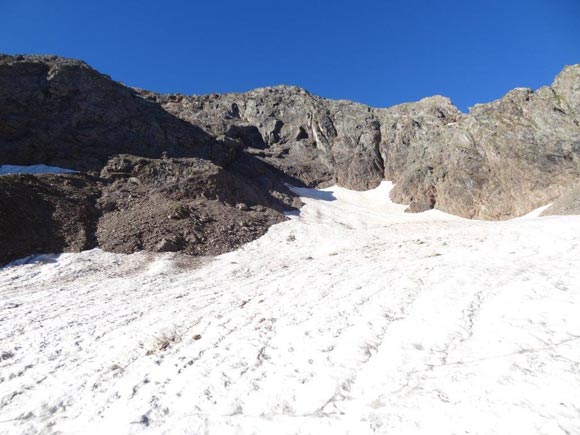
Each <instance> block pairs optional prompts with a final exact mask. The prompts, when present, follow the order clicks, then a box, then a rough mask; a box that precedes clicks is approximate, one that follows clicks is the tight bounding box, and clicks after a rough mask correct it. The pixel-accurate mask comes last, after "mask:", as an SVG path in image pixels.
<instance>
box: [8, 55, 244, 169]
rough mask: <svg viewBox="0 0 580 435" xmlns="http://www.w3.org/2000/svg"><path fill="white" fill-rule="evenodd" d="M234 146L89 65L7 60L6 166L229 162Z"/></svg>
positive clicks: (67, 61) (50, 60) (20, 58)
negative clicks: (126, 160)
mask: <svg viewBox="0 0 580 435" xmlns="http://www.w3.org/2000/svg"><path fill="white" fill-rule="evenodd" d="M234 149H235V145H234V144H233V142H232V141H225V142H224V141H220V140H217V139H216V138H214V137H213V136H211V135H209V134H207V133H206V132H205V131H203V130H202V129H201V128H199V127H197V126H194V125H192V124H189V123H187V122H183V121H181V120H179V119H177V118H175V117H174V116H171V115H170V114H169V113H167V112H166V111H165V110H163V109H162V108H161V107H159V105H157V104H154V103H151V102H148V101H146V100H145V99H143V98H141V97H140V96H139V94H138V93H136V92H135V91H134V90H132V89H130V88H127V87H125V86H123V85H121V84H120V83H117V82H114V81H112V80H111V79H110V78H109V77H107V76H105V75H102V74H100V73H98V72H97V71H95V70H93V69H92V68H90V67H89V66H88V65H86V64H85V63H84V62H80V61H75V60H70V59H63V58H59V57H55V56H0V162H2V163H4V164H28V163H29V162H31V161H35V162H43V163H45V164H49V165H54V166H62V167H66V168H71V169H77V170H81V171H86V170H97V171H98V170H100V169H101V168H102V167H103V165H104V164H105V163H106V162H107V160H108V159H109V158H110V157H112V156H115V155H118V154H121V153H127V154H133V155H140V156H146V157H157V158H158V157H161V155H162V154H163V153H166V154H167V155H169V156H176V157H202V158H209V159H213V160H215V161H217V162H219V163H220V164H227V162H229V161H230V160H231V159H232V158H233V155H232V154H235V152H234Z"/></svg>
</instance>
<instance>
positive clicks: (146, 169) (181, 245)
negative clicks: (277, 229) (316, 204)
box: [96, 155, 292, 255]
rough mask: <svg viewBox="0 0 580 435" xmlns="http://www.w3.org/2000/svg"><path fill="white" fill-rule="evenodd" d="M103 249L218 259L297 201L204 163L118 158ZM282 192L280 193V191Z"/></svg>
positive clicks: (108, 191) (106, 196)
mask: <svg viewBox="0 0 580 435" xmlns="http://www.w3.org/2000/svg"><path fill="white" fill-rule="evenodd" d="M101 177H102V179H103V180H105V181H108V183H107V184H106V185H105V186H104V188H103V189H102V196H101V197H100V199H99V201H98V206H99V209H100V210H101V216H100V218H99V221H98V226H97V233H96V236H97V241H98V245H99V246H100V247H102V248H103V249H106V250H108V251H113V252H135V251H140V250H143V249H145V250H148V251H157V252H164V251H181V252H185V253H187V254H193V255H216V254H221V253H224V252H227V251H229V250H232V249H235V248H237V247H239V246H241V245H242V244H244V243H247V242H249V241H251V240H254V239H256V238H257V237H260V236H261V235H263V234H264V233H265V232H266V230H267V229H268V228H269V227H270V226H271V225H273V224H275V223H278V222H281V221H283V220H284V219H285V218H284V215H283V214H282V212H283V211H284V210H286V209H289V205H290V204H291V202H292V198H291V197H289V196H284V195H283V194H281V193H278V192H276V193H277V194H278V195H277V197H275V196H272V194H271V193H270V192H268V190H266V189H264V188H263V186H262V185H260V184H259V183H255V182H252V181H251V179H248V178H245V177H241V176H240V175H237V174H235V173H233V172H230V171H228V170H224V169H223V168H220V167H219V166H217V165H215V164H213V163H211V162H209V161H207V160H202V159H195V158H188V159H186V158H182V159H146V158H142V157H134V156H128V155H122V156H118V157H116V158H114V159H112V160H111V161H109V163H108V164H107V166H106V167H105V168H104V169H103V171H102V173H101ZM272 193H275V192H272Z"/></svg>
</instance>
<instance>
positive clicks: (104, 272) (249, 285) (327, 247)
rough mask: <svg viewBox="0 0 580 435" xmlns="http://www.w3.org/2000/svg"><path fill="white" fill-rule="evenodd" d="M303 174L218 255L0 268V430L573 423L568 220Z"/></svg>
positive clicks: (579, 376) (411, 428)
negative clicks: (474, 215) (466, 208)
mask: <svg viewBox="0 0 580 435" xmlns="http://www.w3.org/2000/svg"><path fill="white" fill-rule="evenodd" d="M390 187H391V186H390V185H389V184H388V183H383V184H382V185H381V186H380V187H379V188H377V189H375V190H373V191H369V192H351V191H347V190H344V189H340V188H330V189H327V190H324V191H314V190H308V189H299V192H300V193H301V195H303V196H304V202H305V203H306V205H305V206H304V207H303V209H302V210H301V213H300V215H298V216H294V217H292V219H291V220H289V221H287V222H284V223H282V224H279V225H276V226H274V227H272V228H271V229H270V231H269V232H268V233H267V234H266V235H265V236H264V237H262V238H261V239H259V240H256V241H255V242H253V243H250V244H248V245H246V246H244V247H243V248H242V249H240V250H238V251H236V252H232V253H229V254H226V255H222V256H220V257H217V258H213V259H210V258H206V259H201V260H194V259H188V258H184V257H180V256H176V255H175V254H164V255H153V254H146V253H139V254H134V255H115V254H110V253H104V252H101V251H98V250H93V251H87V252H83V253H81V254H65V255H60V256H40V257H35V258H31V259H28V261H27V262H20V263H19V264H14V265H12V266H10V267H7V268H4V269H0V346H1V347H0V352H1V361H0V432H1V433H10V434H18V433H51V432H54V433H59V432H60V433H94V434H101V433H107V434H117V433H137V432H139V433H141V432H143V433H166V434H179V433H194V434H196V433H210V434H220V435H221V434H238V433H240V434H251V433H261V434H296V433H304V434H306V433H308V434H325V433H328V434H338V433H350V434H366V433H388V434H429V435H433V434H453V433H455V434H468V433H469V434H492V433H499V434H510V435H511V434H571V433H580V316H579V315H578V313H579V309H580V267H579V260H578V259H579V258H580V217H569V216H568V217H547V218H535V217H532V216H529V217H527V218H521V219H515V220H512V221H507V222H479V221H469V220H464V219H460V218H456V217H452V216H449V215H445V214H444V213H441V212H437V211H430V212H427V213H422V214H406V213H403V209H404V208H405V207H403V206H399V205H394V204H392V203H390V202H389V200H388V190H389V189H390Z"/></svg>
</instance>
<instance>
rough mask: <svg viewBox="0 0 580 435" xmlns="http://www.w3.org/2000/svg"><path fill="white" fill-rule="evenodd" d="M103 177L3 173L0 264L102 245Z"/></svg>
mask: <svg viewBox="0 0 580 435" xmlns="http://www.w3.org/2000/svg"><path fill="white" fill-rule="evenodd" d="M98 198H99V188H98V182H97V181H96V180H95V179H94V178H93V177H90V176H87V175H77V174H75V175H43V176H34V175H9V176H4V177H0V265H1V264H4V263H7V262H9V261H12V260H16V259H18V258H22V257H26V256H28V255H32V254H42V253H56V252H63V251H82V250H85V249H91V248H94V247H96V246H97V240H96V237H95V230H96V226H97V220H98V216H99V212H98V210H97V199H98Z"/></svg>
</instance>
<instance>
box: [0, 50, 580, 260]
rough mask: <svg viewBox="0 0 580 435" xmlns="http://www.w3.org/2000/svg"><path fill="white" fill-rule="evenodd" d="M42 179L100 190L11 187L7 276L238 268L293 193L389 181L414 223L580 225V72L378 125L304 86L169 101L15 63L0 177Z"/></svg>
mask: <svg viewBox="0 0 580 435" xmlns="http://www.w3.org/2000/svg"><path fill="white" fill-rule="evenodd" d="M39 163H44V164H47V165H51V166H61V167H65V168H70V169H76V170H79V171H82V172H86V173H87V174H88V175H83V174H79V175H66V176H64V175H63V176H37V177H35V176H26V177H25V176H9V177H2V178H1V185H2V192H0V202H1V204H0V206H2V210H0V245H1V246H3V248H2V250H3V252H2V256H1V257H2V258H0V262H5V261H8V260H10V259H15V258H18V257H19V256H24V255H28V254H30V253H40V252H61V251H66V250H80V249H86V248H90V247H95V246H100V247H102V248H104V249H107V250H112V251H116V252H133V251H136V250H140V249H146V250H153V251H184V252H187V253H191V254H196V255H205V254H214V253H219V252H225V251H226V250H229V249H233V248H235V247H237V246H239V245H240V244H242V243H245V242H247V241H250V240H252V239H254V238H256V237H258V236H260V235H261V234H263V232H264V231H265V230H266V229H267V228H268V226H269V225H271V224H273V223H275V222H279V221H281V220H282V219H284V216H283V214H282V212H283V211H284V210H289V209H292V208H293V207H298V206H299V205H300V203H299V201H298V200H297V199H296V198H295V197H294V196H293V195H292V193H291V192H290V190H289V189H288V187H287V185H288V184H290V185H292V184H293V185H308V186H328V185H332V184H335V183H336V184H339V185H341V186H344V187H347V188H351V189H357V190H365V189H370V188H373V187H376V186H377V185H378V184H379V183H380V182H381V181H382V180H384V179H388V180H392V181H394V182H395V188H394V189H393V191H392V193H391V196H392V199H393V200H395V201H396V202H400V203H406V204H409V209H408V210H409V211H411V212H420V211H424V210H428V209H430V208H438V209H440V210H443V211H446V212H449V213H453V214H456V215H459V216H464V217H468V218H477V219H506V218H510V217H515V216H520V215H522V214H525V213H527V212H529V211H531V210H532V209H534V208H536V207H539V206H542V205H545V204H547V203H550V202H554V207H553V208H552V210H553V211H554V210H556V211H558V210H560V211H562V210H564V211H566V212H567V213H577V207H575V206H574V204H575V202H574V201H575V199H574V198H575V197H574V195H576V194H575V193H574V192H576V190H574V188H575V186H578V183H579V180H580V178H579V176H580V65H576V66H570V67H566V68H565V69H564V70H563V71H562V72H561V73H560V74H559V75H558V76H557V77H556V79H555V80H554V82H553V84H552V85H551V86H549V87H548V86H547V87H543V88H540V89H538V90H536V91H532V90H530V89H515V90H513V91H511V92H509V93H508V94H506V95H505V96H504V97H503V98H501V99H499V100H497V101H493V102H491V103H487V104H480V105H476V106H475V107H473V108H472V109H471V110H470V113H469V114H464V113H461V112H460V111H459V110H458V109H457V108H456V107H455V106H453V104H452V103H451V101H450V100H449V99H447V98H445V97H441V96H434V97H429V98H425V99H423V100H421V101H418V102H415V103H407V104H401V105H397V106H393V107H389V108H384V109H378V108H371V107H368V106H365V105H363V104H358V103H353V102H350V101H333V100H328V99H324V98H321V97H317V96H314V95H312V94H310V93H308V92H307V91H305V90H303V89H300V88H297V87H292V86H276V87H270V88H262V89H256V90H253V91H250V92H247V93H243V94H223V95H218V94H210V95H203V96H184V95H176V94H171V95H160V94H156V93H154V92H149V91H145V90H139V89H133V88H129V87H127V86H125V85H123V84H121V83H118V82H115V81H113V80H112V79H111V78H110V77H108V76H106V75H103V74H101V73H99V72H97V71H95V70H94V69H92V68H90V67H89V66H88V65H86V64H85V63H84V62H81V61H76V60H70V59H63V58H59V57H56V56H8V55H0V164H15V165H29V164H39ZM570 192H571V193H570ZM559 198H561V200H559ZM559 201H560V202H559ZM35 204H36V205H35ZM558 204H560V205H558ZM43 223H44V225H43ZM35 228H36V229H35ZM13 229H14V230H13ZM28 230H29V231H28ZM26 234H33V236H26ZM17 236H22V237H24V239H23V240H24V241H23V242H22V243H21V244H20V248H16V247H14V246H13V245H14V244H15V243H16V237H17ZM27 237H28V238H27Z"/></svg>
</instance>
